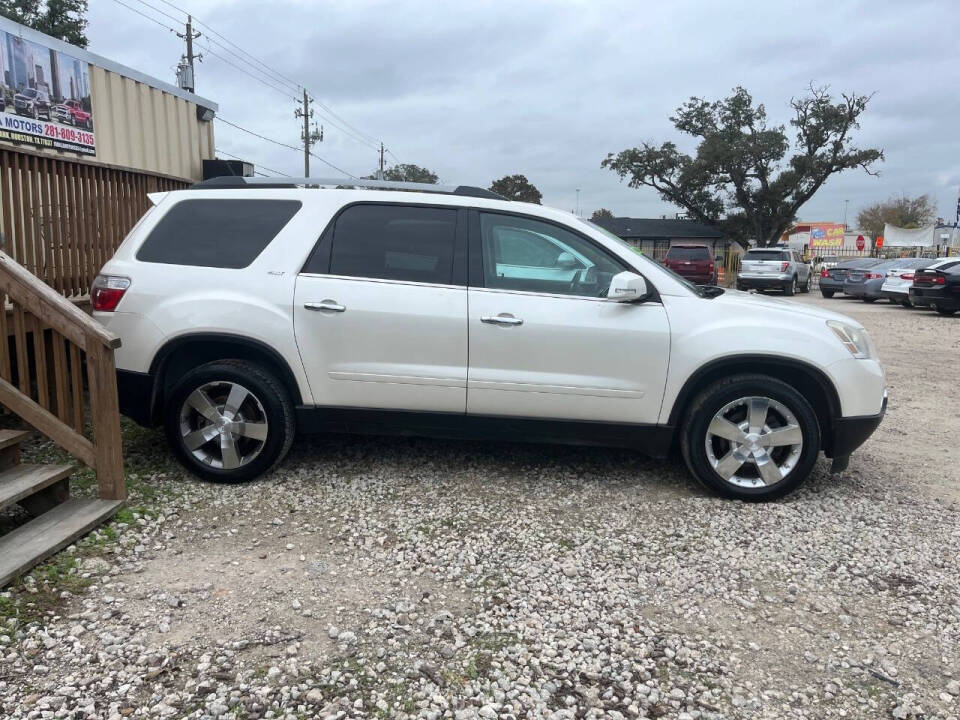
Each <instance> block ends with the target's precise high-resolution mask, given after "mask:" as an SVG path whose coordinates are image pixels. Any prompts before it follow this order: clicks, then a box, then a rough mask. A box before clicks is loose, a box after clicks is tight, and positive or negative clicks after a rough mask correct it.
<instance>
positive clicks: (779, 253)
mask: <svg viewBox="0 0 960 720" xmlns="http://www.w3.org/2000/svg"><path fill="white" fill-rule="evenodd" d="M743 259H744V260H789V259H790V253H787V252H784V251H783V250H748V251H747V253H746V255H744V256H743Z"/></svg>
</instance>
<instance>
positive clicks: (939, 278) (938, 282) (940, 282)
mask: <svg viewBox="0 0 960 720" xmlns="http://www.w3.org/2000/svg"><path fill="white" fill-rule="evenodd" d="M933 284H934V285H946V284H947V279H946V278H945V277H944V276H943V275H937V276H936V277H935V278H934V279H933Z"/></svg>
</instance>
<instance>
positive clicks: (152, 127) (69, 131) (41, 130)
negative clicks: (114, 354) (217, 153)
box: [0, 18, 217, 297]
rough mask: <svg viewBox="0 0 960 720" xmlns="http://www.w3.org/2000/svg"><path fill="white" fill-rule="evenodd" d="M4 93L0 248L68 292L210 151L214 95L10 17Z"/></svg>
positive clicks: (0, 69) (190, 178) (195, 171)
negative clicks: (152, 196)
mask: <svg viewBox="0 0 960 720" xmlns="http://www.w3.org/2000/svg"><path fill="white" fill-rule="evenodd" d="M0 101H2V102H0V232H2V233H3V250H4V252H6V253H7V254H8V255H11V256H12V257H13V258H14V259H15V260H16V261H17V262H19V263H20V264H22V265H23V266H24V267H26V268H27V269H28V270H30V272H32V273H34V274H35V275H37V276H38V277H40V278H42V279H43V280H44V281H45V282H47V284H49V285H51V286H52V287H54V288H55V289H56V290H58V291H59V292H61V293H62V294H64V295H67V296H69V297H82V296H85V295H86V293H87V291H88V289H89V287H90V283H91V282H92V280H93V277H94V276H95V275H96V273H97V272H98V271H99V269H100V267H101V266H102V264H103V263H104V262H105V261H106V259H107V258H109V257H110V255H112V253H113V251H114V249H115V248H116V247H117V245H119V243H120V242H121V240H122V239H123V237H124V236H125V235H126V233H127V231H128V230H129V229H130V228H131V227H132V226H133V224H134V223H135V222H136V221H137V220H138V219H139V217H140V216H141V215H142V214H143V213H144V211H145V210H146V209H147V207H148V205H149V200H148V198H147V193H149V192H154V191H160V190H173V189H178V188H184V187H187V186H188V185H190V184H191V183H193V182H196V181H198V180H201V179H202V178H203V162H204V160H209V159H212V158H213V157H214V147H215V146H214V137H213V122H212V121H213V117H214V115H215V113H216V111H217V105H216V103H214V102H212V101H210V100H206V99H204V98H202V97H200V96H198V95H195V94H193V93H189V92H187V91H185V90H182V89H180V88H178V87H175V86H173V85H170V84H168V83H165V82H163V81H161V80H157V79H156V78H152V77H149V76H147V75H145V74H143V73H141V72H139V71H138V70H135V69H133V68H129V67H125V66H123V65H120V64H119V63H115V62H113V61H112V60H109V59H107V58H104V57H101V56H99V55H95V54H93V53H91V52H88V51H86V50H83V49H82V48H78V47H75V46H73V45H69V44H67V43H65V42H63V41H61V40H57V39H55V38H52V37H49V36H47V35H44V34H43V33H40V32H37V31H35V30H32V29H30V28H28V27H25V26H23V25H19V24H17V23H15V22H12V21H10V20H8V19H6V18H0Z"/></svg>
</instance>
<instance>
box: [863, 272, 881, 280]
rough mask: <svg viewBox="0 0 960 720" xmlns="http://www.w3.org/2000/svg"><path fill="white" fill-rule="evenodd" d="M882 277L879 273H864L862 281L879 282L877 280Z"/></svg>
mask: <svg viewBox="0 0 960 720" xmlns="http://www.w3.org/2000/svg"><path fill="white" fill-rule="evenodd" d="M882 277H883V275H881V274H880V273H875V272H868V273H865V274H864V276H863V279H864V280H879V279H880V278H882Z"/></svg>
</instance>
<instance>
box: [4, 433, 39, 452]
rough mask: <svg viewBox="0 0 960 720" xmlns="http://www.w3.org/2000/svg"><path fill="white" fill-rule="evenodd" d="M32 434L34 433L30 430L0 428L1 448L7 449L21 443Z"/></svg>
mask: <svg viewBox="0 0 960 720" xmlns="http://www.w3.org/2000/svg"><path fill="white" fill-rule="evenodd" d="M31 435H33V433H32V432H30V431H29V430H0V450H5V449H6V448H8V447H10V446H11V445H19V444H20V443H22V442H24V441H25V440H27V439H28V438H29V437H30V436H31Z"/></svg>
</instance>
